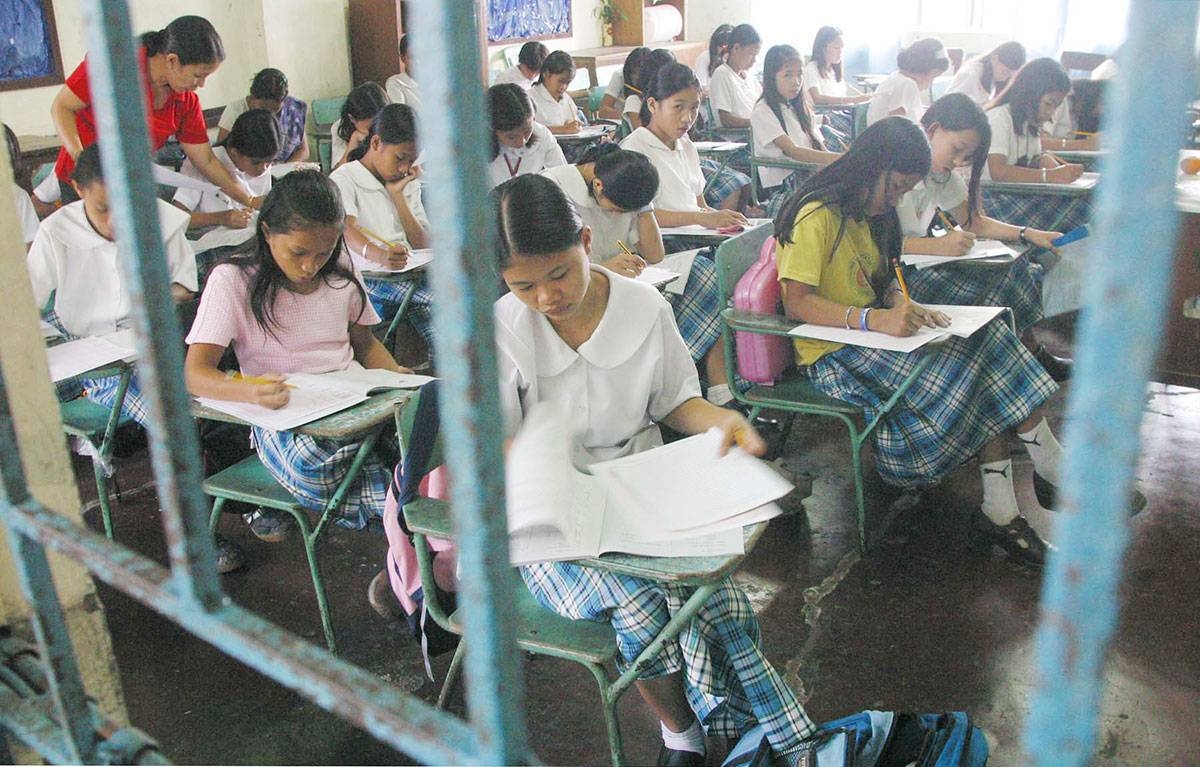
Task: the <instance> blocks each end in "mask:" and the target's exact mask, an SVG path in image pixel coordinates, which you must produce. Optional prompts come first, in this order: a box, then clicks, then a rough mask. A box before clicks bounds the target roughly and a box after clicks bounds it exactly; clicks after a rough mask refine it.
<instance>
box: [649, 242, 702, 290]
mask: <svg viewBox="0 0 1200 767" xmlns="http://www.w3.org/2000/svg"><path fill="white" fill-rule="evenodd" d="M700 250H701V249H700V248H694V249H692V250H681V251H679V252H678V253H672V254H671V255H669V256H664V257H663V260H662V261H659V262H658V263H657V264H655V266H657V267H658V268H659V269H666V270H667V271H670V272H675V273H676V274H678V275H681V276H682V277H683V279H682V280H676V281H675V282H671V283H668V284H667V292H668V293H671V294H673V295H676V296H682V295H683V291H684V288H686V287H687V276H688V275H689V274H691V273H692V263H693V262H695V260H696V254H697V253H699V252H700Z"/></svg>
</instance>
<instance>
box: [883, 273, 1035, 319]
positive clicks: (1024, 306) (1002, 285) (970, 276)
mask: <svg viewBox="0 0 1200 767" xmlns="http://www.w3.org/2000/svg"><path fill="white" fill-rule="evenodd" d="M904 281H905V283H907V285H908V290H909V293H910V294H911V295H912V296H913V298H915V299H916V300H917V301H919V302H921V303H925V304H955V305H958V306H1007V307H1009V308H1010V309H1012V312H1013V319H1014V321H1015V322H1016V324H1017V331H1018V332H1020V331H1023V330H1025V329H1026V328H1028V327H1031V326H1033V325H1036V324H1037V323H1038V322H1040V321H1041V320H1042V318H1043V317H1045V313H1044V312H1043V311H1042V267H1041V266H1039V265H1037V264H1033V263H1030V262H1029V260H1028V259H1027V258H1018V259H1017V260H1016V261H1014V262H1012V264H1010V265H1009V266H1008V267H996V266H986V265H982V264H975V265H972V264H966V263H964V264H952V265H948V266H933V267H929V268H928V269H917V268H916V267H912V266H906V267H904Z"/></svg>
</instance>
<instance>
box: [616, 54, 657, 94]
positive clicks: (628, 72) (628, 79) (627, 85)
mask: <svg viewBox="0 0 1200 767" xmlns="http://www.w3.org/2000/svg"><path fill="white" fill-rule="evenodd" d="M649 55H650V49H649V48H647V47H646V46H644V45H643V46H641V47H640V48H634V49H633V50H632V51H630V52H629V55H628V56H626V57H625V63H624V64H622V65H621V82H622V83H624V87H623V88H622V89H621V95H622V96H625V97H629V96H633V95H635V94H640V93H641V92H642V90H641V88H638V87H637V79H638V77H639V72H641V69H642V64H644V63H645V62H646V57H647V56H649Z"/></svg>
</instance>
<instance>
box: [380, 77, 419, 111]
mask: <svg viewBox="0 0 1200 767" xmlns="http://www.w3.org/2000/svg"><path fill="white" fill-rule="evenodd" d="M383 89H384V90H385V91H387V95H388V98H389V99H391V100H392V103H393V104H408V105H409V106H410V107H412V109H413V111H414V112H419V111H421V89H420V88H419V87H418V86H417V81H416V80H414V79H412V76H411V75H409V74H408V72H401V73H400V74H398V75H392V76H391V77H389V78H388V79H387V82H386V83H384V86H383Z"/></svg>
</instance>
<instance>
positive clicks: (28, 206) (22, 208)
mask: <svg viewBox="0 0 1200 767" xmlns="http://www.w3.org/2000/svg"><path fill="white" fill-rule="evenodd" d="M51 175H54V174H51ZM13 199H14V200H16V202H17V221H20V222H21V241H22V242H24V243H25V244H26V245H28V244H29V243H31V242H33V238H34V237H35V236H37V230H38V217H37V210H36V209H35V208H34V207H33V200H31V199H29V192H26V191H25V190H24V189H22V188H21V187H19V186H17V185H16V184H13Z"/></svg>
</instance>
